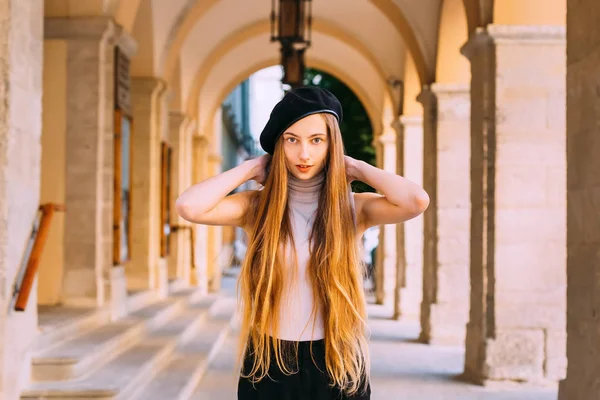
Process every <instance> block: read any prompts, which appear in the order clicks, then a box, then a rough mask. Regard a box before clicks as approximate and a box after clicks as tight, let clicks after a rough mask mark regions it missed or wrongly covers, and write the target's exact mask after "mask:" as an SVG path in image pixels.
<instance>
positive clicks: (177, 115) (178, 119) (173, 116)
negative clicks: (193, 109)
mask: <svg viewBox="0 0 600 400" xmlns="http://www.w3.org/2000/svg"><path fill="white" fill-rule="evenodd" d="M186 121H187V115H185V114H184V113H182V112H179V111H170V112H169V122H170V123H171V124H172V125H173V126H179V127H181V126H182V125H183V124H184V123H186Z"/></svg>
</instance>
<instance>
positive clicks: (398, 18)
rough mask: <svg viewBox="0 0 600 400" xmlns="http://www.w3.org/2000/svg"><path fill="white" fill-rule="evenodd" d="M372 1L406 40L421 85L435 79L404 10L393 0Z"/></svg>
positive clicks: (431, 67)
mask: <svg viewBox="0 0 600 400" xmlns="http://www.w3.org/2000/svg"><path fill="white" fill-rule="evenodd" d="M371 3H373V5H375V6H376V7H377V8H378V9H379V10H380V11H381V13H382V14H383V15H385V16H386V17H387V18H388V19H389V20H390V21H391V22H392V23H393V24H394V26H395V27H396V30H397V31H398V32H399V33H400V36H401V37H402V38H403V39H404V41H405V42H406V46H407V48H408V50H409V52H410V55H411V57H412V58H413V60H414V63H415V66H416V67H417V72H418V74H419V80H420V81H421V85H425V84H427V83H430V82H431V81H432V80H433V66H428V65H427V62H426V61H425V54H424V52H423V49H422V48H421V46H420V45H419V43H418V41H417V36H416V35H415V32H414V30H413V29H412V27H411V26H410V24H409V22H408V20H407V19H406V16H405V15H404V13H403V12H402V10H401V9H400V8H399V7H398V6H396V5H395V4H394V2H393V1H392V0H371Z"/></svg>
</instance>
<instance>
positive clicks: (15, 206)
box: [0, 0, 43, 400]
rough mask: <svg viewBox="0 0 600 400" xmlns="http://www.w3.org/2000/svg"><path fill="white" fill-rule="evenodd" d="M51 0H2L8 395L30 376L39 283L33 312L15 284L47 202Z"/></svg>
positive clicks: (3, 318) (3, 388) (0, 369)
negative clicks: (46, 9) (20, 300)
mask: <svg viewBox="0 0 600 400" xmlns="http://www.w3.org/2000/svg"><path fill="white" fill-rule="evenodd" d="M42 57H43V2H42V1H41V0H31V1H21V0H0V99H2V101H0V343H1V346H0V398H2V399H4V400H16V399H18V398H19V394H20V391H21V388H22V387H23V384H24V382H25V381H26V380H27V379H28V377H29V368H30V362H31V361H30V353H29V350H30V348H31V345H32V342H33V340H34V337H35V333H36V331H37V329H36V326H37V307H36V305H37V288H36V287H34V288H33V289H32V291H31V296H30V298H29V303H28V306H27V309H26V311H25V312H15V311H13V310H12V306H11V305H12V292H13V287H14V285H15V281H16V279H17V274H18V273H19V269H20V267H21V264H22V261H23V256H24V253H25V248H26V245H27V242H28V240H29V237H30V234H31V229H32V225H33V222H34V219H35V216H36V212H37V209H38V206H39V192H40V156H41V148H40V136H41V129H42V128H41V126H42Z"/></svg>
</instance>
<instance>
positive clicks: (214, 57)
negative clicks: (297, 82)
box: [186, 20, 396, 115]
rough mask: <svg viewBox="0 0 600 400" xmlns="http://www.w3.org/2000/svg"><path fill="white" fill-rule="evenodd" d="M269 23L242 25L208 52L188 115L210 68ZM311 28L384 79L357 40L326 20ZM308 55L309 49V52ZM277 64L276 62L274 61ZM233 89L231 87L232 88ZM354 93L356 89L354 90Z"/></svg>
mask: <svg viewBox="0 0 600 400" xmlns="http://www.w3.org/2000/svg"><path fill="white" fill-rule="evenodd" d="M269 29H270V25H269V21H267V20H263V21H259V22H257V23H254V24H252V25H250V26H247V27H244V28H242V29H240V30H238V31H236V32H234V33H232V34H231V35H230V36H228V37H227V38H225V39H224V40H222V41H221V43H220V44H219V45H218V46H217V47H216V48H215V49H214V50H213V51H212V52H211V53H210V55H209V56H208V57H207V58H206V59H205V61H204V63H203V64H202V65H201V66H200V67H199V68H198V72H197V73H196V74H195V77H194V80H193V83H192V85H191V88H190V90H189V95H188V96H187V101H186V103H187V104H188V106H187V107H186V110H187V112H188V114H189V115H195V113H196V112H197V110H198V94H199V93H200V90H201V88H202V87H203V86H204V83H205V82H206V79H207V78H208V75H209V72H210V70H211V69H212V68H213V67H214V66H215V65H216V64H217V63H218V62H219V60H220V59H221V58H222V57H223V56H224V55H226V54H227V53H228V52H229V51H230V50H231V49H232V48H234V47H235V46H237V45H238V44H240V43H242V42H243V41H245V40H249V39H252V38H253V37H256V36H258V35H265V34H267V33H268V32H269ZM313 29H314V30H315V31H316V32H322V33H324V34H326V35H330V36H332V37H335V38H337V39H339V40H340V41H342V42H344V43H346V44H348V45H349V46H351V47H353V48H354V49H356V50H357V51H358V52H359V53H360V54H361V55H362V56H363V57H364V58H365V59H366V60H367V61H368V63H369V64H370V65H371V66H372V67H373V68H374V69H375V70H376V71H377V74H378V75H379V78H380V79H381V80H382V81H385V79H386V77H385V74H384V72H383V70H382V68H381V66H380V65H379V64H378V63H377V60H376V59H375V57H374V56H373V54H372V53H371V52H370V51H369V49H367V48H366V47H365V46H364V45H362V44H361V43H360V42H359V41H358V40H356V39H354V38H352V37H350V36H349V35H347V34H346V33H345V32H344V31H342V30H341V29H339V28H336V27H335V26H333V25H328V24H327V23H326V22H322V21H315V23H314V25H313ZM308 54H309V55H310V50H309V53H308ZM275 64H277V63H275ZM333 75H336V76H339V73H333ZM232 89H233V88H232ZM353 90H354V89H353ZM389 90H390V88H388V95H389V96H390V98H391V99H393V100H392V107H396V101H395V99H394V98H393V95H392V93H391V92H389ZM355 93H356V91H355Z"/></svg>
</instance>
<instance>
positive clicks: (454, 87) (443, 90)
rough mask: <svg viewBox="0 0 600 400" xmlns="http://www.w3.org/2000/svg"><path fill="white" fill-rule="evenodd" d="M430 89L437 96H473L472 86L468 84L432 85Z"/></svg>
mask: <svg viewBox="0 0 600 400" xmlns="http://www.w3.org/2000/svg"><path fill="white" fill-rule="evenodd" d="M430 89H431V91H432V92H433V93H435V94H436V95H437V94H450V95H454V94H464V95H470V94H471V86H470V85H469V84H468V83H432V84H431V86H430Z"/></svg>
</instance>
